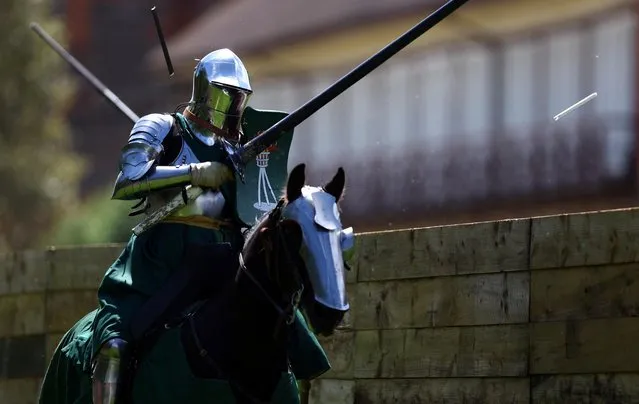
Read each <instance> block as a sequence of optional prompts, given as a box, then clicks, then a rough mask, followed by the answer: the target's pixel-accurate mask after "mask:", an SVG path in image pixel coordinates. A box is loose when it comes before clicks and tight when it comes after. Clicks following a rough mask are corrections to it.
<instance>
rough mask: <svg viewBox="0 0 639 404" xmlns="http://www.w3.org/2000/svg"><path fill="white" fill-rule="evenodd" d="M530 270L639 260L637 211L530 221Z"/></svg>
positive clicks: (619, 211) (563, 216) (575, 215)
mask: <svg viewBox="0 0 639 404" xmlns="http://www.w3.org/2000/svg"><path fill="white" fill-rule="evenodd" d="M531 233H532V237H531V262H530V267H531V269H540V268H560V267H571V266H586V265H605V264H611V263H615V264H620V263H627V262H637V261H639V250H638V249H637V248H636V245H637V244H639V209H620V210H614V211H606V212H593V213H579V214H570V215H560V216H549V217H543V218H535V219H533V220H532V231H531Z"/></svg>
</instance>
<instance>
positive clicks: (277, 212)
mask: <svg viewBox="0 0 639 404" xmlns="http://www.w3.org/2000/svg"><path fill="white" fill-rule="evenodd" d="M284 202H285V201H284V199H280V200H279V202H278V203H277V205H276V206H275V208H274V209H273V210H272V211H271V212H270V213H269V219H268V221H269V223H270V224H272V226H273V229H274V231H275V236H274V237H276V238H277V239H279V242H280V243H279V245H280V248H282V249H283V250H284V258H285V260H286V264H285V265H287V266H289V267H291V268H292V269H293V271H292V272H293V274H294V276H295V278H296V279H295V281H296V284H297V288H296V289H295V291H294V292H293V293H292V294H291V297H290V301H289V302H288V306H286V307H282V306H281V305H280V304H279V303H277V302H276V301H275V300H274V299H273V298H272V297H271V296H270V295H269V294H268V292H267V291H266V290H265V289H264V287H263V286H262V284H260V282H259V281H258V280H257V279H255V277H254V276H253V274H251V273H250V272H249V271H248V269H247V268H246V263H245V261H244V255H243V254H242V253H241V252H240V256H239V260H240V263H239V266H238V269H237V273H236V275H235V282H236V284H237V282H238V281H239V279H240V276H241V275H242V274H244V275H246V276H247V278H248V279H250V280H251V281H252V282H253V283H254V284H255V286H256V287H257V288H258V289H259V290H260V292H261V293H262V295H263V296H264V298H265V299H266V300H267V301H269V302H270V304H271V305H272V306H273V308H274V309H275V310H276V311H277V312H278V314H279V317H278V321H277V323H276V326H275V331H274V337H276V336H277V334H278V333H279V330H280V327H281V325H282V323H285V324H286V325H291V324H293V322H294V321H295V312H296V311H297V308H298V307H299V304H300V301H301V299H302V294H303V293H304V282H303V280H302V278H301V275H300V267H299V265H298V264H297V261H296V260H295V259H293V256H292V254H291V251H290V250H289V246H288V243H287V242H286V241H287V240H286V238H285V237H284V234H283V230H282V228H281V227H280V226H281V223H282V209H283V207H284ZM278 257H279V256H278ZM277 264H278V262H269V261H267V266H270V265H277ZM269 269H270V268H269Z"/></svg>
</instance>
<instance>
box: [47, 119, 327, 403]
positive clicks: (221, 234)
mask: <svg viewBox="0 0 639 404" xmlns="http://www.w3.org/2000/svg"><path fill="white" fill-rule="evenodd" d="M178 118H181V116H179V115H178ZM186 141H187V143H188V144H189V146H190V147H191V149H192V150H193V152H194V153H195V154H196V156H197V157H198V159H199V160H200V161H218V162H222V161H224V154H223V153H224V152H223V151H222V150H221V149H220V148H218V147H216V146H214V147H208V146H205V145H203V144H202V143H199V142H197V141H195V139H193V138H188V136H187V137H186ZM235 191H236V189H235V183H234V182H232V183H229V184H228V185H226V186H225V187H223V189H222V192H223V194H224V197H225V199H226V200H227V202H229V203H228V205H230V206H231V209H232V211H231V212H226V213H227V215H228V217H231V218H233V219H235V220H236V221H238V222H239V218H238V217H237V212H236V209H235V206H236V198H235V195H236V192H235ZM220 242H228V243H230V244H231V245H232V246H233V247H236V249H237V251H239V250H240V249H241V246H242V236H241V234H240V233H239V228H221V229H206V228H202V227H196V226H191V225H187V224H183V223H160V224H157V225H155V226H154V227H152V228H151V229H149V230H147V231H146V232H144V233H142V234H141V235H139V236H135V235H132V236H131V238H130V239H129V242H128V243H127V245H126V247H125V248H124V250H123V251H122V253H121V254H120V256H119V257H118V258H117V259H116V260H115V262H114V263H113V264H112V265H111V266H110V267H109V269H108V270H107V272H106V274H105V276H104V278H103V280H102V282H101V284H100V286H99V289H98V300H99V308H98V309H96V310H94V311H93V312H91V313H89V314H87V315H86V316H85V317H84V318H83V319H82V320H80V321H79V322H78V323H77V324H76V326H75V327H74V328H73V329H71V330H70V331H69V332H67V334H66V335H65V336H64V338H63V339H62V341H61V342H60V345H59V346H58V349H57V350H56V352H55V353H54V357H53V359H52V361H51V363H50V366H49V369H48V371H47V376H46V377H45V380H44V384H43V389H42V394H41V397H40V403H41V404H63V403H64V404H68V403H76V404H81V403H85V402H86V403H90V401H91V400H90V394H91V393H90V390H91V389H90V379H89V374H90V367H91V361H92V358H93V357H94V356H95V354H96V353H97V352H98V351H99V349H100V347H101V346H102V344H103V343H104V342H105V341H107V340H108V339H111V338H114V337H119V338H122V339H125V340H129V341H130V340H131V334H130V330H129V324H130V322H131V321H132V318H133V316H134V315H135V313H136V312H137V310H138V309H139V308H140V307H141V306H142V305H143V304H144V303H145V302H146V301H147V299H149V298H150V297H151V296H153V295H154V294H155V293H156V292H157V291H158V290H159V289H160V287H161V286H162V285H163V284H164V283H165V282H166V281H167V279H168V278H169V277H170V276H171V275H172V274H173V273H174V271H175V270H177V269H178V268H180V265H181V263H182V258H183V255H184V251H185V246H187V245H188V244H200V245H207V244H216V243H220ZM296 314H297V316H296V321H295V322H294V323H293V327H294V332H293V336H292V339H291V343H290V345H289V359H290V363H291V373H288V374H285V375H283V377H282V379H281V382H280V386H279V387H278V390H277V393H276V397H274V400H273V402H278V403H284V404H287V403H297V402H298V401H297V400H298V397H297V385H296V383H295V379H296V378H297V379H313V378H315V377H317V376H319V375H321V374H322V373H324V372H326V371H327V370H329V369H330V364H329V362H328V358H327V357H326V354H325V352H324V350H323V349H322V347H321V345H320V344H319V342H318V340H317V338H315V335H314V334H313V333H312V332H311V331H310V330H309V328H308V326H307V324H306V322H305V321H304V318H303V316H302V315H301V314H300V313H299V311H298V312H297V313H296ZM179 344H181V342H180V338H179V337H178V336H177V330H176V331H174V330H169V331H168V332H166V333H165V334H164V335H163V336H162V337H160V339H159V340H158V341H157V343H156V345H155V346H154V348H153V349H152V350H151V352H149V353H148V355H147V356H146V358H145V360H144V362H143V363H141V364H140V368H139V370H138V373H137V375H136V378H138V377H140V378H144V379H146V378H147V377H148V378H150V379H149V380H153V381H154V383H148V384H147V383H144V385H146V386H147V387H148V386H151V385H152V386H153V387H152V388H150V389H147V388H134V390H133V394H134V397H135V398H136V399H138V400H139V401H135V402H136V403H137V402H140V403H146V402H155V403H162V402H167V403H174V402H206V400H207V398H210V397H211V396H212V395H213V397H217V395H218V394H221V395H225V394H230V389H229V388H228V385H227V383H226V382H220V381H216V380H211V379H199V378H196V377H194V376H193V375H192V374H191V372H190V370H189V369H188V365H187V364H186V361H185V358H184V353H183V350H182V349H175V347H178V345H179ZM167 347H168V348H167ZM167 352H170V355H169V354H167ZM65 385H66V386H69V387H68V388H69V389H72V390H73V391H71V390H64V389H63V388H61V387H63V386H65ZM214 393H215V394H214ZM77 395H80V397H84V398H79V399H77ZM74 397H75V398H74ZM197 397H199V399H198V398H197ZM230 397H231V396H229V399H228V400H229V401H227V400H224V401H219V402H224V403H233V400H232V398H230ZM85 398H86V400H87V401H85ZM160 398H162V400H161V399H160ZM167 398H170V399H169V400H167ZM76 399H77V401H76ZM198 400H200V401H198ZM215 402H218V401H215Z"/></svg>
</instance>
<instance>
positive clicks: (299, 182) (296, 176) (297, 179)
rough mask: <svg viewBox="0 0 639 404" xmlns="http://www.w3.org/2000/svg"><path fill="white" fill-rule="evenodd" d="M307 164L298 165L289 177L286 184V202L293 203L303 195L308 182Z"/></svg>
mask: <svg viewBox="0 0 639 404" xmlns="http://www.w3.org/2000/svg"><path fill="white" fill-rule="evenodd" d="M305 169H306V164H303V163H302V164H298V165H296V166H295V168H294V169H293V170H292V171H291V173H290V174H289V175H288V180H287V182H286V200H287V201H289V202H292V201H294V200H296V199H297V198H299V197H300V196H301V195H302V187H303V186H304V183H305V182H306V174H305V173H304V170H305Z"/></svg>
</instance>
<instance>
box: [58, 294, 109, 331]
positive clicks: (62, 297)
mask: <svg viewBox="0 0 639 404" xmlns="http://www.w3.org/2000/svg"><path fill="white" fill-rule="evenodd" d="M96 308H98V296H97V294H96V291H94V290H78V291H75V292H72V291H67V292H51V293H48V294H47V300H46V324H45V327H46V332H48V333H63V332H66V331H67V330H68V329H69V328H71V326H73V325H74V324H75V323H76V322H77V321H78V320H80V319H81V318H82V317H84V316H85V315H86V314H87V313H88V312H90V311H91V310H94V309H96Z"/></svg>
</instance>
